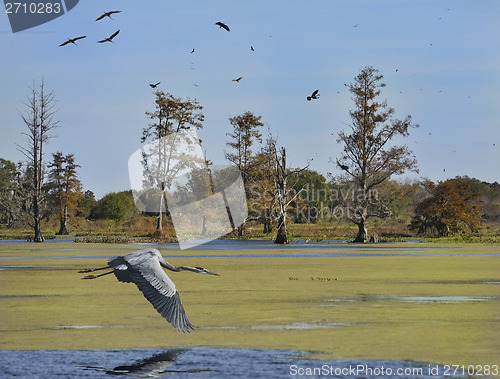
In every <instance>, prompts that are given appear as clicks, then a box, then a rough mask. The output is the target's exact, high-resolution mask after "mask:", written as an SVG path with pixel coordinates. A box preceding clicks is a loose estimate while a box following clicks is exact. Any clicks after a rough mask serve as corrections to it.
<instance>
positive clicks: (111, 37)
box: [97, 30, 120, 43]
mask: <svg viewBox="0 0 500 379" xmlns="http://www.w3.org/2000/svg"><path fill="white" fill-rule="evenodd" d="M118 33H120V30H117V31H116V32H114V33H113V34H111V35H110V36H109V37H108V38H104V39H102V40H100V41H97V43H103V42H113V38H115V37H116V36H117V35H118ZM113 43H114V42H113Z"/></svg>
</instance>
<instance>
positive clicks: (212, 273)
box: [205, 269, 220, 276]
mask: <svg viewBox="0 0 500 379" xmlns="http://www.w3.org/2000/svg"><path fill="white" fill-rule="evenodd" d="M205 272H206V273H207V274H209V275H215V276H220V275H219V274H217V273H216V272H213V271H208V270H207V269H205Z"/></svg>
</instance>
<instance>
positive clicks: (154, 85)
mask: <svg viewBox="0 0 500 379" xmlns="http://www.w3.org/2000/svg"><path fill="white" fill-rule="evenodd" d="M115 13H121V11H108V12H103V14H101V15H100V16H99V17H97V18H96V19H95V20H96V21H99V20H102V19H104V18H106V17H108V18H110V19H111V20H113V18H112V17H111V15H112V14H115ZM215 25H217V26H218V27H219V28H220V29H224V30H226V31H228V32H230V31H231V29H230V28H229V26H227V25H226V24H225V23H223V22H221V21H217V22H216V23H215ZM356 26H357V25H356ZM118 33H120V30H119V29H118V30H117V31H116V32H114V33H113V34H111V35H110V36H109V37H107V38H104V39H101V40H99V41H97V43H104V42H112V43H114V42H113V38H115V37H116V36H117V35H118ZM84 38H87V36H79V37H74V38H68V40H67V41H65V42H63V43H61V44H60V45H59V47H61V46H66V45H69V44H70V43H72V44H73V45H75V46H78V45H77V43H76V41H78V40H81V39H84ZM250 50H251V51H255V49H254V48H253V46H250ZM194 51H195V49H194V48H193V49H192V50H191V54H193V53H194ZM241 79H243V77H242V76H240V77H238V78H235V79H232V81H233V82H237V83H239V82H240V80H241ZM159 84H160V82H158V83H150V84H149V86H150V87H151V88H153V89H156V88H157V87H158V85H159ZM195 86H197V85H196V84H195ZM306 99H307V101H311V100H316V99H319V90H315V91H313V93H312V94H311V95H310V96H307V98H306Z"/></svg>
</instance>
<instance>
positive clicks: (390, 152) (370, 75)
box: [336, 67, 418, 242]
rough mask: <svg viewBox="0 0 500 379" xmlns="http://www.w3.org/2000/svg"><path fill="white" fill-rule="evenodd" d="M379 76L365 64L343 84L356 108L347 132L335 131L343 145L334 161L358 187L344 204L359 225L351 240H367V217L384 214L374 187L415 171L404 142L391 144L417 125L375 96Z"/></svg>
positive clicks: (411, 154)
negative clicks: (396, 113) (351, 96)
mask: <svg viewBox="0 0 500 379" xmlns="http://www.w3.org/2000/svg"><path fill="white" fill-rule="evenodd" d="M382 79H383V76H382V75H379V74H378V70H376V69H374V68H373V67H365V68H363V69H362V70H361V72H360V74H359V75H358V76H356V78H355V81H354V83H351V84H346V86H347V87H348V88H349V91H351V92H352V93H353V95H354V96H353V100H354V104H355V109H354V110H353V111H350V112H349V113H350V116H351V120H352V124H351V125H350V127H351V131H350V133H346V132H344V131H341V132H339V133H338V139H337V142H338V143H342V144H343V145H344V151H343V153H342V155H341V156H340V158H338V159H337V161H336V163H337V166H338V167H339V168H340V169H341V170H342V171H344V173H345V174H346V177H347V178H348V180H349V181H350V182H351V183H352V184H353V186H354V188H355V189H356V190H357V191H356V193H354V192H353V195H352V197H350V198H351V200H352V201H351V202H350V203H349V204H345V205H346V208H348V211H347V212H346V213H347V218H348V219H349V220H350V221H351V222H353V223H354V224H356V225H357V226H358V234H357V236H356V239H355V240H354V242H367V240H368V236H367V220H368V218H369V217H372V216H375V217H384V216H385V215H386V214H387V213H386V212H385V211H384V209H383V205H382V204H381V202H380V199H379V198H378V196H376V194H374V193H373V189H374V188H375V187H376V186H377V185H379V184H380V183H382V182H383V181H385V180H386V179H388V178H390V177H391V176H392V175H393V174H402V173H403V172H404V171H406V170H411V171H415V172H418V170H417V161H416V158H415V157H414V155H413V153H412V152H411V151H410V150H409V149H408V148H407V147H406V146H405V145H403V146H394V145H392V146H391V141H392V139H393V138H394V137H396V136H402V137H406V136H408V135H409V129H410V127H418V125H413V124H412V123H411V116H407V117H406V118H405V119H404V120H403V121H401V120H397V119H393V118H392V116H393V114H394V109H393V108H391V107H389V106H388V104H387V101H385V100H384V101H382V102H379V101H378V100H377V98H378V96H379V95H380V89H381V88H383V87H385V83H382V82H381V80H382ZM348 197H349V196H345V198H348Z"/></svg>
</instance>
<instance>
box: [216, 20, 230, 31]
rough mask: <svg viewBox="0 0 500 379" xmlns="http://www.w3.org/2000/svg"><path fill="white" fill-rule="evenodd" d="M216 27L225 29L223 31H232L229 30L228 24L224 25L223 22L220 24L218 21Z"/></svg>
mask: <svg viewBox="0 0 500 379" xmlns="http://www.w3.org/2000/svg"><path fill="white" fill-rule="evenodd" d="M215 25H217V26H219V28H223V29H226V30H227V31H228V32H229V31H231V29H229V26H227V25H226V24H224V23H223V22H220V21H217V22H216V23H215Z"/></svg>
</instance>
